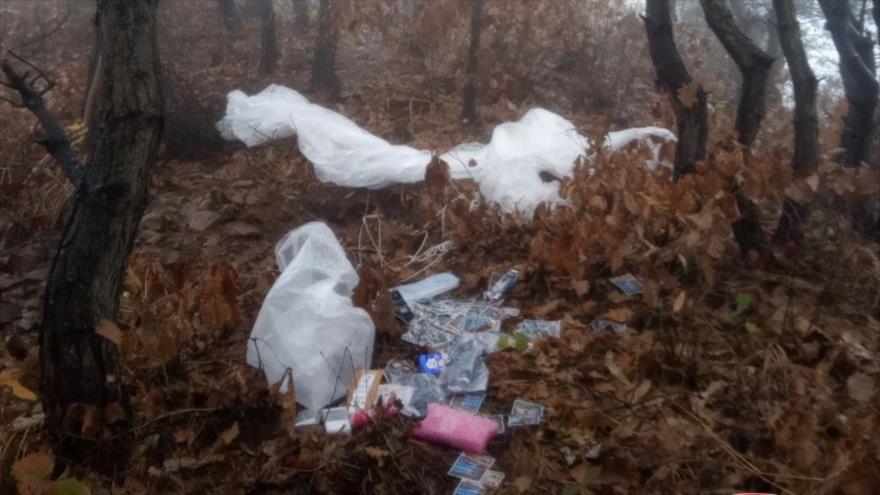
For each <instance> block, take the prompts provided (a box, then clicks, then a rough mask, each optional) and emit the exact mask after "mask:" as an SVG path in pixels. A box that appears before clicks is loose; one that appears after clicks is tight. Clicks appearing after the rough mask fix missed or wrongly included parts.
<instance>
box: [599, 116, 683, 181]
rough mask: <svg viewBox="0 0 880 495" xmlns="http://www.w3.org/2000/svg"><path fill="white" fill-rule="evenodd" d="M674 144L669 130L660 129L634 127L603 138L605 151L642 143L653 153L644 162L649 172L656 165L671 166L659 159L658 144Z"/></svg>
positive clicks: (611, 133) (655, 167)
mask: <svg viewBox="0 0 880 495" xmlns="http://www.w3.org/2000/svg"><path fill="white" fill-rule="evenodd" d="M663 141H667V142H675V141H678V139H677V138H676V137H675V134H673V133H672V131H670V130H669V129H664V128H662V127H635V128H633V129H624V130H622V131H615V132H609V133H608V135H607V136H605V143H604V146H605V149H606V150H608V151H619V150H621V149H623V148H625V147H627V146H629V145H630V144H632V143H642V144H645V145H646V146H648V148H650V149H651V152H652V153H653V155H654V156H653V157H652V158H651V159H650V160H648V161H647V162H645V166H646V167H648V169H649V170H651V171H654V170H656V169H657V166H658V165H664V166H671V164H669V163H668V162H664V161H662V160H661V159H660V147H661V144H660V142H663Z"/></svg>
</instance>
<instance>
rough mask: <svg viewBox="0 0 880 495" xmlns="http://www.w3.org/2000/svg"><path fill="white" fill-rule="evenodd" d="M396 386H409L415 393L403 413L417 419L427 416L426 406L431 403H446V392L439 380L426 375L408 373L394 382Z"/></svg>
mask: <svg viewBox="0 0 880 495" xmlns="http://www.w3.org/2000/svg"><path fill="white" fill-rule="evenodd" d="M395 383H396V384H397V385H409V386H410V387H412V388H414V389H415V391H414V392H413V394H412V398H411V399H410V400H409V404H408V405H407V406H406V407H404V409H403V413H404V414H406V415H407V416H413V417H417V418H421V417H424V416H425V415H426V414H428V404H429V403H431V402H439V403H443V402H446V397H447V394H446V391H445V390H443V385H442V384H441V383H440V379H439V378H437V377H436V376H434V375H429V374H428V373H410V374H408V375H403V376H401V377H400V378H398V380H397V381H396V382H395Z"/></svg>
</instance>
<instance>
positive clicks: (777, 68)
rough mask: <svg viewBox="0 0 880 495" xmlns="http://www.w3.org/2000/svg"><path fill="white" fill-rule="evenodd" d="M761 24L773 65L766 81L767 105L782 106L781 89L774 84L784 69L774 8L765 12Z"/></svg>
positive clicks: (783, 58)
mask: <svg viewBox="0 0 880 495" xmlns="http://www.w3.org/2000/svg"><path fill="white" fill-rule="evenodd" d="M763 23H764V24H765V25H766V26H767V50H766V51H767V54H768V55H770V56H771V57H773V64H772V65H771V66H770V74H768V76H767V79H768V82H769V88H768V95H767V97H768V104H769V105H772V106H777V107H779V106H782V89H781V88H780V87H779V86H778V85H777V84H776V81H777V79H779V75H780V74H782V69H783V68H784V67H785V57H784V55H785V54H784V53H783V51H782V40H781V39H779V37H780V35H779V27H778V26H777V25H776V8H775V7H771V8H770V9H769V10H768V11H767V17H766V18H765V19H763Z"/></svg>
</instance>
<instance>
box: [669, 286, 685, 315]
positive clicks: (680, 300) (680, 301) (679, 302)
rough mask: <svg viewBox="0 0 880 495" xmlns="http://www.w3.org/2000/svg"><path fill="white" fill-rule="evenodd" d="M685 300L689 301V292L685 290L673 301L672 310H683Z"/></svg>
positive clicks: (676, 311)
mask: <svg viewBox="0 0 880 495" xmlns="http://www.w3.org/2000/svg"><path fill="white" fill-rule="evenodd" d="M685 301H687V293H686V292H685V291H681V292H679V293H678V296H677V297H676V298H675V302H674V303H672V312H673V313H679V312H681V310H682V309H684V303H685Z"/></svg>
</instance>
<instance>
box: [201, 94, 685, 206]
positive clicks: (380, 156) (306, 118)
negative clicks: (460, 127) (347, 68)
mask: <svg viewBox="0 0 880 495" xmlns="http://www.w3.org/2000/svg"><path fill="white" fill-rule="evenodd" d="M217 130H218V131H219V132H220V134H221V136H223V138H224V139H227V140H234V139H237V140H240V141H242V142H243V143H245V144H246V145H247V146H256V145H259V144H263V143H266V142H268V141H272V140H276V139H282V138H287V137H292V136H296V137H297V140H298V143H299V149H300V151H301V152H302V154H303V155H304V156H305V157H306V158H307V159H308V160H309V161H310V162H312V164H313V165H314V167H315V174H316V175H317V176H318V179H320V180H322V181H324V182H333V183H335V184H337V185H339V186H343V187H366V188H370V189H379V188H383V187H387V186H389V185H392V184H398V183H404V184H406V183H414V182H420V181H422V180H424V178H425V170H426V169H427V166H428V164H429V163H430V161H431V157H432V153H431V152H430V151H427V150H418V149H415V148H412V147H409V146H401V145H393V144H391V143H389V142H388V141H386V140H384V139H382V138H380V137H378V136H375V135H373V134H371V133H369V132H368V131H366V130H365V129H363V128H361V127H359V126H358V125H357V124H355V123H354V122H352V121H351V120H350V119H348V118H347V117H345V116H343V115H341V114H339V113H337V112H334V111H332V110H330V109H327V108H324V107H322V106H320V105H316V104H314V103H311V102H309V101H308V99H306V98H305V97H304V96H303V95H301V94H300V93H298V92H297V91H294V90H293V89H290V88H287V87H284V86H279V85H275V84H272V85H270V86H268V87H267V88H266V89H264V90H263V91H262V92H260V93H257V94H254V95H251V96H248V95H247V94H245V93H244V92H242V91H240V90H235V91H232V92H230V93H229V94H228V95H227V103H226V114H225V116H224V117H223V119H221V120H220V121H219V122H218V123H217ZM654 139H656V140H659V141H675V135H674V134H672V133H671V132H670V131H668V130H666V129H661V128H656V127H645V128H637V129H627V130H623V131H618V132H613V133H610V134H609V135H608V136H607V137H606V139H605V143H604V148H605V149H606V150H609V151H615V150H618V149H621V148H624V147H625V146H627V145H629V144H630V143H632V142H646V143H648V144H649V145H650V146H651V148H652V150H653V151H654V155H655V156H654V158H653V159H652V160H649V161H648V162H647V163H646V166H648V167H649V168H652V169H653V168H656V166H657V164H658V163H660V159H659V148H660V146H659V144H656V143H655V142H654ZM589 148H590V146H589V141H588V139H587V138H586V137H584V136H583V135H581V134H580V133H579V132H578V131H577V129H576V128H575V126H574V124H572V123H571V122H569V121H568V120H566V119H564V118H563V117H561V116H559V115H557V114H555V113H553V112H550V111H548V110H545V109H542V108H533V109H531V110H529V111H528V112H526V114H525V115H523V117H522V118H521V119H520V120H519V121H517V122H505V123H502V124H499V125H498V126H496V127H495V129H494V130H493V131H492V138H491V140H490V141H489V143H488V144H480V143H465V144H461V145H459V146H456V147H455V148H453V149H452V150H450V151H449V152H447V153H446V154H445V155H443V156H441V159H442V160H443V161H444V162H446V163H447V164H449V167H450V173H451V176H452V178H454V179H472V180H474V181H475V182H477V183H478V184H479V186H480V193H481V194H482V195H483V197H484V198H486V199H487V200H488V201H490V202H493V203H497V204H499V205H500V206H501V208H502V209H503V210H505V211H507V212H514V211H520V212H522V213H524V214H526V215H531V214H532V213H533V212H534V210H535V208H536V207H537V206H538V205H539V204H540V203H542V202H545V203H547V204H549V205H551V206H552V205H557V204H564V203H565V200H564V199H563V198H562V197H561V196H560V194H559V183H558V182H556V181H550V182H545V181H543V180H542V179H541V174H542V173H544V174H550V175H552V176H554V177H560V178H561V177H571V176H572V173H573V171H574V166H575V161H576V160H577V158H578V157H580V156H585V155H587V154H588V151H589Z"/></svg>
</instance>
